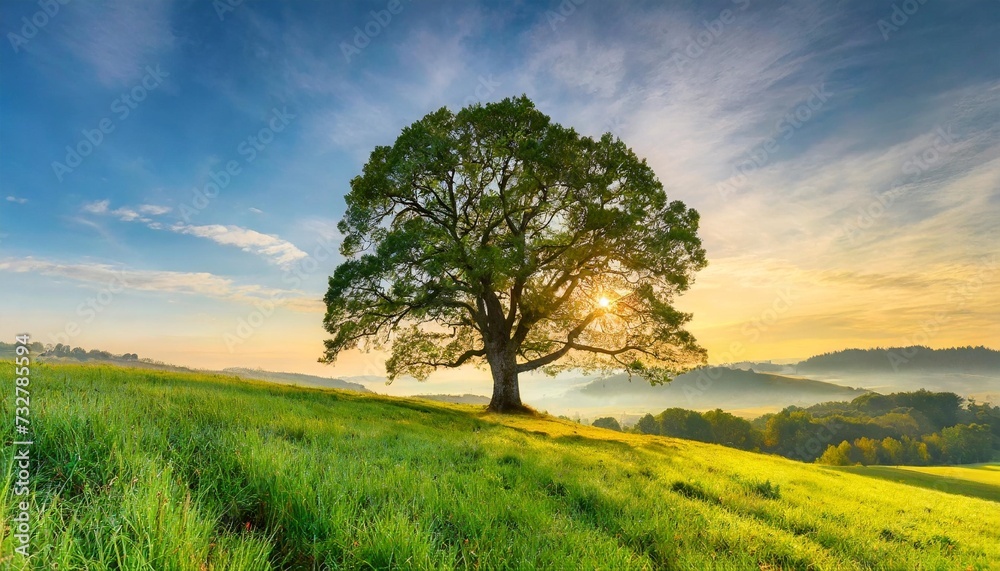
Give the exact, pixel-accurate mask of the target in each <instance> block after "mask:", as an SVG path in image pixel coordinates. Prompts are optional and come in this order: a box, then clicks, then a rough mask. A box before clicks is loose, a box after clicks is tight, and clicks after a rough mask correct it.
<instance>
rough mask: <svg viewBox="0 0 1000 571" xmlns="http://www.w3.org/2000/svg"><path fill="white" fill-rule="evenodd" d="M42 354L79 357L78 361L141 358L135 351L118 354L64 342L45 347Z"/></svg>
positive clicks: (71, 357) (69, 357)
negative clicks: (72, 345)
mask: <svg viewBox="0 0 1000 571" xmlns="http://www.w3.org/2000/svg"><path fill="white" fill-rule="evenodd" d="M41 355H42V356H49V357H61V358H63V359H77V360H78V361H88V360H100V361H138V360H139V355H137V354H135V353H123V354H121V355H116V354H114V353H110V352H108V351H101V350H99V349H91V350H90V351H88V350H86V349H84V348H83V347H70V346H69V345H63V344H62V343H58V344H56V345H49V346H47V347H45V352H44V353H42V354H41Z"/></svg>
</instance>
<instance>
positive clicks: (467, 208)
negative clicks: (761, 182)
mask: <svg viewBox="0 0 1000 571" xmlns="http://www.w3.org/2000/svg"><path fill="white" fill-rule="evenodd" d="M346 201H347V211H346V213H345V215H344V217H343V219H342V220H341V222H340V225H339V229H340V231H341V232H342V233H343V234H344V240H343V243H342V245H341V252H342V254H343V255H344V256H345V257H346V258H347V261H345V262H344V263H342V264H341V265H340V266H338V267H337V268H336V270H335V271H334V274H333V276H331V278H330V281H329V290H328V292H327V295H326V297H325V302H326V305H327V313H326V316H325V319H324V326H325V328H326V330H327V331H328V332H329V333H330V334H331V335H332V338H331V339H328V340H327V341H326V342H325V345H326V350H325V352H324V355H323V357H322V358H321V360H322V361H326V362H332V361H334V360H335V359H336V358H337V356H338V355H339V354H340V353H341V352H342V351H344V350H347V349H352V348H356V347H360V348H361V349H364V350H367V349H372V348H379V349H389V350H390V351H391V355H390V357H389V359H388V361H387V362H386V369H387V371H388V376H389V379H390V381H391V380H392V379H395V378H396V377H399V376H401V375H410V376H413V377H415V378H417V379H425V378H426V377H427V376H428V375H429V374H430V373H431V371H433V370H434V369H436V368H438V367H457V366H461V365H463V364H467V363H473V364H488V365H489V367H490V369H491V371H492V373H493V379H494V395H493V402H492V403H491V408H492V409H494V410H514V409H518V408H520V407H521V402H520V393H519V390H518V386H517V375H518V373H522V372H526V371H531V370H535V369H542V370H544V371H546V372H548V373H554V372H556V371H558V370H562V369H566V368H580V369H583V370H586V371H595V370H602V371H612V370H625V371H628V372H629V373H630V374H637V375H639V376H642V377H644V378H646V379H648V380H649V381H651V382H653V383H661V382H666V381H669V380H670V379H671V378H672V377H673V376H674V375H676V374H678V373H680V372H683V371H685V370H688V369H689V368H691V367H692V366H695V365H698V364H701V363H702V362H704V359H705V351H704V350H703V349H702V348H701V347H699V346H698V345H697V343H696V340H695V339H694V337H693V336H692V335H691V334H690V333H688V332H687V331H686V330H685V329H684V326H685V324H686V323H687V322H688V321H689V320H690V318H691V316H690V314H687V313H683V312H681V311H678V310H677V309H675V308H674V306H673V305H672V302H673V300H674V298H675V296H676V295H677V294H679V293H681V292H683V291H685V290H686V289H687V288H688V287H689V286H690V284H691V282H692V279H693V276H694V273H695V272H696V271H697V270H699V269H701V268H702V267H704V266H705V263H706V262H705V252H704V250H703V249H702V246H701V242H700V240H699V238H698V236H697V229H698V213H697V212H696V211H694V210H693V209H690V208H687V207H686V206H685V205H684V204H683V203H682V202H680V201H670V200H668V198H667V195H666V193H665V192H664V189H663V185H662V184H661V183H660V181H659V180H658V179H657V177H656V175H655V173H654V172H653V170H652V169H651V168H650V167H649V166H648V165H647V164H646V162H645V161H644V160H641V159H639V158H638V157H637V156H636V155H635V153H633V152H632V150H630V149H629V148H628V147H627V146H626V145H625V144H624V143H623V142H622V141H621V140H619V139H617V138H616V137H614V136H612V135H611V134H605V135H604V136H602V137H600V138H599V139H594V138H591V137H586V136H583V135H581V134H579V133H577V132H576V131H575V130H573V129H571V128H566V127H562V126H560V125H558V124H556V123H553V122H552V121H551V120H550V118H549V117H548V116H546V115H544V114H543V113H541V112H540V111H538V110H537V109H536V108H535V106H534V104H533V103H532V102H531V101H530V100H529V99H527V98H526V97H520V98H510V99H505V100H503V101H500V102H496V103H489V104H485V105H480V104H476V105H472V106H469V107H466V108H464V109H462V110H460V111H459V112H458V113H453V112H452V111H450V110H448V109H446V108H442V109H440V110H438V111H436V112H433V113H430V114H428V115H427V116H425V117H424V118H423V119H421V120H419V121H417V122H415V123H413V124H412V125H410V126H409V127H407V128H405V129H404V130H403V132H402V133H401V134H400V136H399V138H398V139H397V140H396V142H395V143H394V144H393V145H392V146H380V147H377V148H375V149H374V151H373V152H372V153H371V156H370V158H369V160H368V162H367V164H365V166H364V169H363V172H362V173H361V174H360V175H358V176H357V177H355V178H354V179H353V180H352V181H351V190H350V192H349V193H348V195H347V197H346Z"/></svg>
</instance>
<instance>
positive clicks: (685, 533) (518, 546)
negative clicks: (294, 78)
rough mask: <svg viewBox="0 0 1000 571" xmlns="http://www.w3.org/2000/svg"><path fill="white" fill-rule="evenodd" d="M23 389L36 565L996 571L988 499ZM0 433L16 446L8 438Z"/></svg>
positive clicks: (402, 409) (515, 426)
mask: <svg viewBox="0 0 1000 571" xmlns="http://www.w3.org/2000/svg"><path fill="white" fill-rule="evenodd" d="M12 368H13V367H12V364H10V363H4V364H0V370H2V371H3V374H4V376H5V377H6V378H11V377H12V374H13V370H12ZM29 388H30V390H31V393H32V401H31V404H32V409H31V418H32V424H31V427H32V430H33V434H32V435H31V436H32V439H33V441H34V445H33V446H32V448H31V454H32V455H33V457H34V458H36V459H38V460H39V461H38V462H37V463H35V464H32V466H33V472H32V474H31V480H30V484H29V486H30V489H31V490H32V494H33V495H32V496H31V501H32V509H33V510H35V511H34V512H33V514H34V515H33V519H32V522H33V527H32V533H33V537H32V546H33V551H34V553H35V556H34V559H33V560H32V562H31V566H32V567H34V568H51V567H55V566H58V567H59V568H111V569H115V568H117V569H177V570H184V569H234V570H235V569H240V570H253V569H269V568H284V569H313V568H348V569H361V568H365V569H368V568H389V567H399V568H413V569H431V568H433V569H452V568H481V569H498V568H515V569H516V568H532V569H535V568H537V569H594V568H601V569H651V568H670V569H713V568H714V569H875V568H878V569H917V568H921V569H966V568H971V569H989V568H991V566H994V565H995V563H996V562H997V561H1000V532H998V530H1000V510H998V509H997V504H996V503H994V502H990V501H986V500H982V499H976V498H968V497H964V496H959V495H951V494H947V493H942V492H939V491H934V490H927V489H923V488H919V487H912V486H907V485H904V484H899V483H895V482H888V481H883V480H879V479H873V478H867V477H864V476H860V475H855V474H849V473H840V472H836V471H833V470H827V469H823V468H820V467H817V466H814V465H807V464H800V463H795V462H792V461H789V460H784V459H781V458H777V457H771V456H764V455H759V454H753V453H749V452H740V451H736V450H731V449H726V448H722V447H718V446H713V445H707V444H700V443H695V442H689V441H683V440H675V439H669V438H664V437H655V436H643V435H635V434H626V433H619V432H613V431H608V430H602V429H597V428H592V427H587V426H582V425H579V424H575V423H572V422H565V421H561V420H558V419H553V418H551V417H528V416H520V417H497V416H494V415H486V414H483V413H482V412H480V411H481V409H479V408H473V407H469V406H464V405H453V404H443V403H432V402H427V401H418V400H407V399H398V398H389V397H384V396H380V395H369V394H359V393H356V392H341V391H332V390H325V389H305V388H298V387H288V386H277V385H273V384H266V383H259V382H254V381H245V380H240V379H238V378H235V377H227V376H221V375H204V374H184V373H174V372H161V371H149V370H137V369H123V368H118V367H110V366H85V365H34V366H33V369H32V372H31V385H30V387H29ZM12 401H13V399H10V398H4V399H2V401H0V403H2V406H0V414H2V415H3V417H4V418H11V417H12V415H13V413H14V411H13V410H12V409H11V407H12V406H13V402H12ZM0 436H2V437H3V439H4V441H5V442H7V443H10V442H11V441H13V440H15V439H16V438H17V437H16V436H15V434H14V429H13V424H12V423H10V422H4V423H2V424H0ZM13 453H14V452H13V448H12V447H11V446H4V447H3V454H4V458H3V462H2V466H3V468H2V469H3V473H2V476H0V486H2V489H0V511H2V512H3V513H4V515H5V516H6V517H8V518H11V517H13V516H14V513H15V511H16V509H17V507H16V505H15V502H14V501H12V498H14V497H15V496H13V495H12V489H11V486H12V485H13V483H14V482H15V478H14V474H13V473H12V470H13V469H14V468H13V466H14V462H12V456H11V455H12V454H13ZM16 541H17V540H16V539H15V538H14V537H13V535H12V534H10V533H5V534H4V535H3V536H2V539H0V561H4V562H5V565H7V566H9V567H10V568H21V566H22V565H23V564H24V560H23V558H22V557H21V556H20V555H18V554H15V553H14V552H13V548H14V547H15V544H16Z"/></svg>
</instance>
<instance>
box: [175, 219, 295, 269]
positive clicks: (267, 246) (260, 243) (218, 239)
mask: <svg viewBox="0 0 1000 571" xmlns="http://www.w3.org/2000/svg"><path fill="white" fill-rule="evenodd" d="M169 229H170V230H171V231H173V232H177V233H180V234H189V235H191V236H197V237H199V238H207V239H209V240H212V241H213V242H215V243H217V244H224V245H227V246H236V247H238V248H240V249H241V250H243V251H244V252H250V253H252V254H257V255H258V256H262V257H264V258H267V259H268V261H270V262H272V263H275V264H277V265H280V266H285V265H289V264H293V263H295V262H296V261H297V260H300V259H302V258H305V257H307V256H308V254H306V253H305V252H303V251H302V250H300V249H298V248H297V247H296V246H295V245H294V244H292V243H291V242H289V241H287V240H282V239H281V238H279V237H277V236H272V235H271V234H262V233H260V232H257V231H256V230H250V229H247V228H241V227H239V226H232V225H230V226H223V225H222V224H211V225H207V226H192V225H189V224H181V223H177V224H174V225H172V226H170V227H169Z"/></svg>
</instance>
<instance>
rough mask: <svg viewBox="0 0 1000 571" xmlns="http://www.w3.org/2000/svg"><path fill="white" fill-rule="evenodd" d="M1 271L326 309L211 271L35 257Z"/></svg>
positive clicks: (0, 264)
mask: <svg viewBox="0 0 1000 571" xmlns="http://www.w3.org/2000/svg"><path fill="white" fill-rule="evenodd" d="M0 272H14V273H36V274H42V275H47V276H56V277H62V278H67V279H71V280H74V281H78V282H81V283H85V284H89V285H92V286H95V287H105V286H107V285H108V284H109V283H112V282H114V283H116V284H120V285H122V287H124V289H129V290H135V291H146V292H157V293H180V294H187V295H199V296H206V297H211V298H216V299H224V300H229V301H234V302H239V303H248V304H254V303H257V302H260V301H264V300H267V301H272V302H275V304H276V305H280V306H283V307H287V308H289V309H293V310H295V311H304V312H317V311H322V304H321V303H320V302H319V301H318V300H315V299H312V298H310V297H308V296H306V295H305V294H304V292H301V291H298V290H286V289H280V288H271V287H265V286H261V285H253V284H237V283H235V282H234V281H233V280H231V279H229V278H225V277H221V276H218V275H215V274H211V273H207V272H175V271H166V270H139V269H131V268H125V267H121V266H115V265H111V264H102V263H62V262H55V261H51V260H42V259H36V258H32V257H27V258H6V259H0Z"/></svg>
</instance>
